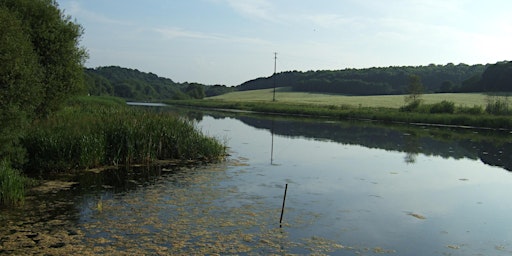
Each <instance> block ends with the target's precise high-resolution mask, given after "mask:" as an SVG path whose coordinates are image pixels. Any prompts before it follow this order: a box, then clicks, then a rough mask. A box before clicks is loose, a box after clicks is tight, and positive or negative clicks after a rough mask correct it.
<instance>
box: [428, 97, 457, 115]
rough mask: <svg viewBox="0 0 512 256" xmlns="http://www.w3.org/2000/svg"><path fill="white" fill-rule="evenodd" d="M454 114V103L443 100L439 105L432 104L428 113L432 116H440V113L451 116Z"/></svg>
mask: <svg viewBox="0 0 512 256" xmlns="http://www.w3.org/2000/svg"><path fill="white" fill-rule="evenodd" d="M453 112H455V103H453V102H451V101H446V100H443V101H441V102H439V103H436V104H432V105H431V106H430V113H433V114H441V113H447V114H453Z"/></svg>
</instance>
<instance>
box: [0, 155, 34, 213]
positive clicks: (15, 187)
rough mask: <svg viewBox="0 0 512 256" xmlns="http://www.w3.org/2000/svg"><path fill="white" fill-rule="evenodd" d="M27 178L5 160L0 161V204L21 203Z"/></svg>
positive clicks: (27, 182) (27, 181)
mask: <svg viewBox="0 0 512 256" xmlns="http://www.w3.org/2000/svg"><path fill="white" fill-rule="evenodd" d="M29 183H30V182H29V179H28V178H26V177H25V176H23V175H22V174H21V173H20V172H19V171H18V170H15V169H13V168H11V166H10V164H9V163H8V162H7V161H6V160H2V161H0V205H15V204H19V203H23V201H24V199H25V188H26V186H27V185H28V184H29Z"/></svg>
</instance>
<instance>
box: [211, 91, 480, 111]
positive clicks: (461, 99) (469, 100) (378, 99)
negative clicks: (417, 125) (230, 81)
mask: <svg viewBox="0 0 512 256" xmlns="http://www.w3.org/2000/svg"><path fill="white" fill-rule="evenodd" d="M272 92H273V89H264V90H252V91H241V92H232V93H228V94H224V95H219V96H215V97H210V98H208V99H212V100H226V101H236V102H238V101H239V102H262V101H272ZM404 97H405V95H378V96H344V95H335V94H321V93H304V92H292V91H290V90H289V89H288V88H277V90H276V101H278V102H282V103H293V104H316V105H334V106H342V105H349V106H355V107H358V106H361V107H384V108H399V107H401V106H403V105H404ZM487 98H488V96H487V95H485V94H482V93H437V94H424V95H423V96H422V99H423V100H424V103H425V104H433V103H438V102H441V101H443V100H446V101H451V102H453V103H455V106H465V107H473V106H475V105H478V106H482V107H485V105H486V104H487Z"/></svg>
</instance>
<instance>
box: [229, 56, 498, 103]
mask: <svg viewBox="0 0 512 256" xmlns="http://www.w3.org/2000/svg"><path fill="white" fill-rule="evenodd" d="M495 65H499V67H500V68H498V69H499V70H498V71H497V72H498V73H499V72H501V71H502V70H503V69H505V68H501V65H502V64H495ZM495 65H482V64H478V65H467V64H458V65H454V64H452V63H449V64H446V65H434V64H431V65H428V66H416V67H414V66H401V67H398V66H396V67H395V66H392V67H381V68H376V67H374V68H366V69H343V70H322V71H307V72H301V71H287V72H282V73H278V74H275V75H273V76H270V77H264V78H257V79H254V80H251V81H247V82H245V83H243V84H241V85H239V86H237V90H240V91H244V90H256V89H266V88H272V87H273V86H274V79H275V80H276V84H277V86H278V87H291V88H292V90H294V91H300V92H318V93H337V94H345V95H385V94H407V86H408V84H409V78H410V76H411V75H414V76H418V77H420V78H421V81H422V83H423V86H424V90H425V93H439V92H473V91H483V88H484V87H483V86H482V85H483V84H485V83H487V81H483V80H482V79H486V75H483V74H484V73H488V72H485V71H488V70H487V69H491V70H493V68H494V66H495ZM494 69H495V68H494ZM489 76H490V77H496V74H494V73H492V74H490V75H489ZM503 79H505V78H503ZM481 80H482V81H481ZM487 89H489V88H487Z"/></svg>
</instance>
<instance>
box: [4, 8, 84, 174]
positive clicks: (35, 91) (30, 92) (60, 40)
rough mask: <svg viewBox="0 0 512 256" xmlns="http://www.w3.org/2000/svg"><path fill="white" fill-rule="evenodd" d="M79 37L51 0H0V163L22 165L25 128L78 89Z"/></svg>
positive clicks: (78, 30)
mask: <svg viewBox="0 0 512 256" xmlns="http://www.w3.org/2000/svg"><path fill="white" fill-rule="evenodd" d="M81 33H82V29H81V27H80V26H79V25H76V24H74V23H73V22H71V21H70V18H69V17H65V16H64V15H63V14H62V13H61V11H60V10H59V9H58V7H57V3H56V2H55V1H53V0H0V158H1V159H0V160H3V159H6V160H8V161H10V162H11V163H12V164H14V165H16V164H20V163H21V161H22V159H23V149H22V148H21V146H20V145H19V139H20V138H21V136H22V135H23V130H24V129H23V128H24V127H25V126H26V125H27V124H29V123H30V122H31V121H32V120H33V119H34V118H37V117H40V116H46V115H48V114H49V113H51V112H52V111H53V110H56V109H57V108H58V107H59V105H60V104H61V103H62V102H63V101H64V100H65V99H66V98H67V97H69V96H70V95H73V94H75V93H77V92H79V91H80V89H81V85H82V83H81V79H82V78H83V75H82V74H83V67H82V64H83V61H84V59H85V57H86V52H85V50H83V49H82V48H80V47H79V46H78V39H79V38H80V35H81Z"/></svg>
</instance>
